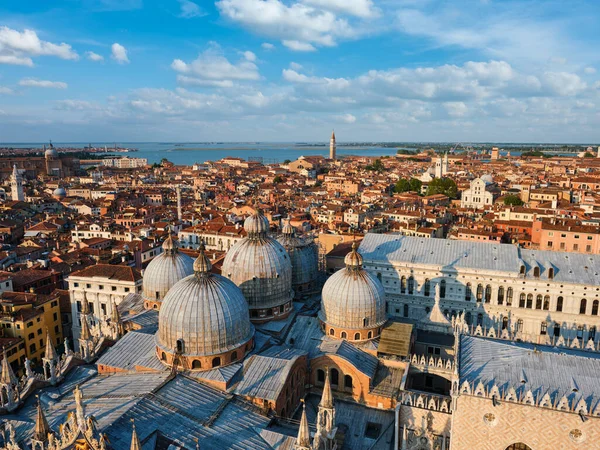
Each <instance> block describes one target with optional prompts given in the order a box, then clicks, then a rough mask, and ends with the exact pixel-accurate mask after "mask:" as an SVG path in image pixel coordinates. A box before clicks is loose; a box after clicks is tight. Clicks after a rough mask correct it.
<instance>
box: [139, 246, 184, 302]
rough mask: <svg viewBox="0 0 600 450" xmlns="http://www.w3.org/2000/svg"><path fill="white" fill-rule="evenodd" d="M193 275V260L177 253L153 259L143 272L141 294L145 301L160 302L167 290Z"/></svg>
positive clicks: (161, 255)
mask: <svg viewBox="0 0 600 450" xmlns="http://www.w3.org/2000/svg"><path fill="white" fill-rule="evenodd" d="M193 273H194V260H193V259H192V258H190V257H189V256H188V255H186V254H184V253H180V252H178V251H174V252H164V253H161V254H160V255H158V256H157V257H155V258H154V259H153V260H152V261H150V264H148V267H147V268H146V270H145V271H144V280H143V284H142V292H143V297H144V299H145V300H149V301H161V300H163V299H164V297H165V295H167V292H169V289H171V288H172V287H173V285H175V283H177V282H178V281H180V280H183V279H184V278H185V277H187V276H188V275H191V274H193Z"/></svg>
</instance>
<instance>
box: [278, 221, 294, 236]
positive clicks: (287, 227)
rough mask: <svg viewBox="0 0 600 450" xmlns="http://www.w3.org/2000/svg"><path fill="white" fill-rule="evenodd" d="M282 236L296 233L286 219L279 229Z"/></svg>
mask: <svg viewBox="0 0 600 450" xmlns="http://www.w3.org/2000/svg"><path fill="white" fill-rule="evenodd" d="M281 232H282V233H283V235H284V236H294V235H295V234H296V228H294V226H293V225H292V224H291V223H290V221H289V220H288V221H287V223H286V224H285V225H284V226H283V229H282V230H281Z"/></svg>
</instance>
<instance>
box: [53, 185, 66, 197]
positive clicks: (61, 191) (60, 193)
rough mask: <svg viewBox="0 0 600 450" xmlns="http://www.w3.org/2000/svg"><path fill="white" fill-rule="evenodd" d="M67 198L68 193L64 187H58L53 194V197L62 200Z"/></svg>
mask: <svg viewBox="0 0 600 450" xmlns="http://www.w3.org/2000/svg"><path fill="white" fill-rule="evenodd" d="M66 196H67V191H65V188H64V187H60V186H59V187H57V188H56V189H54V191H53V192H52V197H54V198H56V199H59V200H62V199H63V198H65V197H66Z"/></svg>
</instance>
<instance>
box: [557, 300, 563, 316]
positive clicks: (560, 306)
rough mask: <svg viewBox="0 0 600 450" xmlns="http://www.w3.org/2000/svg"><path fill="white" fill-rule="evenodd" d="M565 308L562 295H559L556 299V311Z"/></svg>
mask: <svg viewBox="0 0 600 450" xmlns="http://www.w3.org/2000/svg"><path fill="white" fill-rule="evenodd" d="M562 310H563V298H562V297H558V298H557V299H556V311H557V312H562Z"/></svg>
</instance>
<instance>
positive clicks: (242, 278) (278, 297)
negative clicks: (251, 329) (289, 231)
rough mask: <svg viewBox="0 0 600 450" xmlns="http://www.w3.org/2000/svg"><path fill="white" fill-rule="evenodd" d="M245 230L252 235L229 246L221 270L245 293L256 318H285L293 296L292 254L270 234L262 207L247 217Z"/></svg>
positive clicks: (252, 317)
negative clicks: (290, 255) (290, 256)
mask: <svg viewBox="0 0 600 450" xmlns="http://www.w3.org/2000/svg"><path fill="white" fill-rule="evenodd" d="M244 229H245V230H246V233H247V234H248V236H247V237H245V238H244V239H242V240H241V241H238V242H237V243H236V244H235V245H233V246H232V247H231V249H229V251H228V252H227V254H226V255H225V260H224V261H223V268H222V270H221V273H222V274H223V275H224V276H226V277H227V278H229V279H230V280H231V281H233V282H234V283H235V284H237V285H238V286H239V287H240V289H241V290H242V292H243V293H244V297H246V300H247V301H248V306H249V308H250V319H251V320H252V321H254V322H264V321H268V320H270V319H273V318H276V319H280V318H284V317H286V316H287V315H288V314H289V313H290V311H291V308H292V297H293V291H292V264H291V262H290V258H289V255H288V254H287V252H286V251H285V249H284V248H283V246H282V245H281V244H280V243H279V242H277V241H276V240H275V239H273V238H270V237H269V236H268V235H267V232H268V231H269V221H268V220H267V218H266V217H265V216H264V215H263V214H262V212H261V211H260V210H258V211H257V212H256V213H255V214H253V215H251V216H250V217H248V218H247V219H246V221H245V222H244Z"/></svg>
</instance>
